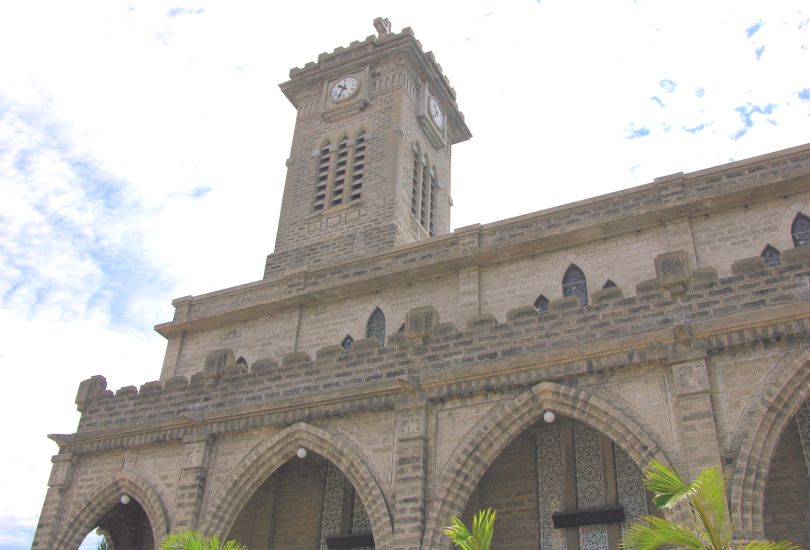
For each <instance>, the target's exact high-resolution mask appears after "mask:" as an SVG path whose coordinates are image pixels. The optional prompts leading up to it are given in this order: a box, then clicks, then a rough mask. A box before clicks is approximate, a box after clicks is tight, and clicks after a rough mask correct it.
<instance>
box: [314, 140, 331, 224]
mask: <svg viewBox="0 0 810 550" xmlns="http://www.w3.org/2000/svg"><path fill="white" fill-rule="evenodd" d="M328 181H329V145H328V144H327V145H324V146H323V147H322V148H321V150H320V151H319V152H318V172H317V175H316V177H315V201H314V204H313V207H312V208H313V210H323V208H324V205H325V203H326V186H327V183H328Z"/></svg>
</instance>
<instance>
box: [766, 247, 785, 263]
mask: <svg viewBox="0 0 810 550" xmlns="http://www.w3.org/2000/svg"><path fill="white" fill-rule="evenodd" d="M762 258H763V259H764V260H765V265H767V266H768V267H771V266H775V265H779V264H780V263H782V258H781V257H780V254H779V251H778V250H776V249H775V248H774V247H772V246H771V245H768V246H766V247H765V248H764V249H763V250H762Z"/></svg>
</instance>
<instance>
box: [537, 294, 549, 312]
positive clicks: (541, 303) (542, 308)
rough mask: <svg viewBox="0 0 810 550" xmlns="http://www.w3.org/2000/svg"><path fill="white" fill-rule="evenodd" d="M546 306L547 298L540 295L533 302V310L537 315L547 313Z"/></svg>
mask: <svg viewBox="0 0 810 550" xmlns="http://www.w3.org/2000/svg"><path fill="white" fill-rule="evenodd" d="M548 304H549V301H548V298H546V297H545V296H543V295H542V294H541V295H540V296H538V297H537V299H536V300H535V301H534V308H535V309H536V310H537V313H548Z"/></svg>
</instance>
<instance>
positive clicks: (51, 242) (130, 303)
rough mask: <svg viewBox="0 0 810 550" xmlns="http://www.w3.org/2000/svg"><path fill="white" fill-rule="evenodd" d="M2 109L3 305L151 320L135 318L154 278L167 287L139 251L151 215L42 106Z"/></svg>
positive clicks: (117, 323) (122, 321)
mask: <svg viewBox="0 0 810 550" xmlns="http://www.w3.org/2000/svg"><path fill="white" fill-rule="evenodd" d="M4 107H6V108H4V109H3V110H2V111H0V126H3V127H6V128H11V129H12V131H11V132H8V133H7V134H5V135H4V136H3V138H2V139H0V149H3V150H5V151H7V152H6V155H7V156H8V158H9V160H10V163H9V166H10V169H7V170H4V169H3V168H1V167H0V179H2V180H4V182H5V184H6V189H7V190H8V191H7V192H8V196H7V197H6V201H4V202H5V203H6V204H12V205H14V206H13V208H6V209H4V208H3V204H2V203H0V223H2V227H4V231H5V234H6V236H7V237H8V238H7V239H5V240H2V241H0V264H2V265H3V266H4V269H3V270H2V271H0V304H2V306H3V307H4V308H11V309H14V310H15V311H17V313H18V314H19V315H20V316H21V318H33V317H36V316H37V315H38V314H39V313H40V312H41V311H43V310H48V311H52V312H53V311H57V312H59V315H60V316H61V317H62V318H65V319H73V318H86V317H88V316H90V315H93V314H94V313H103V314H104V315H105V318H106V319H107V320H108V322H109V323H110V325H111V326H112V327H113V328H124V329H135V330H137V331H142V330H143V327H144V326H149V324H150V322H151V321H152V320H151V319H141V318H139V315H141V314H142V313H146V312H145V311H144V309H143V308H142V304H143V302H144V301H146V300H154V299H156V297H154V296H152V294H153V289H154V288H155V283H156V282H157V281H158V280H162V281H164V285H163V286H164V287H166V288H168V287H169V286H170V284H171V282H169V281H167V277H166V275H165V273H164V272H163V271H162V270H161V269H160V268H159V267H158V266H157V265H155V263H154V262H153V261H152V260H151V259H150V258H149V257H148V256H147V253H146V250H145V249H144V248H143V244H142V242H143V241H144V238H143V235H142V234H141V233H140V232H139V229H138V226H139V220H140V218H142V217H143V216H147V215H149V212H148V211H147V210H146V209H145V207H144V206H143V205H142V204H141V203H140V201H139V199H138V197H137V194H136V192H135V190H134V189H133V188H132V187H131V185H130V184H129V182H127V181H126V180H124V179H123V178H120V177H118V176H116V175H115V174H111V173H109V172H107V171H106V170H105V169H103V168H102V167H101V166H99V165H98V164H97V162H96V160H95V159H94V158H92V157H90V156H89V155H87V154H84V153H77V152H76V151H75V147H74V146H73V144H72V143H71V141H70V139H69V138H68V137H67V132H65V131H64V130H63V129H62V128H61V127H60V126H59V124H57V123H55V122H54V121H53V120H52V119H50V118H49V114H48V112H47V109H45V108H43V109H42V111H41V112H40V114H37V115H34V114H32V112H31V111H30V110H27V108H23V107H18V106H16V105H13V104H11V105H9V104H5V105H4ZM40 108H42V107H41V106H40ZM200 192H202V193H205V192H207V191H206V190H205V188H202V189H201V191H200ZM141 312H142V313H141Z"/></svg>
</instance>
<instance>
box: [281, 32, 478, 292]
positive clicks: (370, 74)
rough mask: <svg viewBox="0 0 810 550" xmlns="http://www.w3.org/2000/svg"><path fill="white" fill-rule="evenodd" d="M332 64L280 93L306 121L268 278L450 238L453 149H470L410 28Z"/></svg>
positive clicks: (304, 73) (343, 51)
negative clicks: (436, 238) (444, 236)
mask: <svg viewBox="0 0 810 550" xmlns="http://www.w3.org/2000/svg"><path fill="white" fill-rule="evenodd" d="M374 26H375V28H376V29H377V31H378V35H377V36H369V37H368V38H366V39H365V40H364V41H362V42H352V43H351V44H350V45H349V46H348V47H346V48H338V49H336V50H335V51H333V52H332V53H323V54H321V55H319V56H318V61H317V62H313V63H307V64H306V65H305V66H304V68H302V69H299V68H295V69H292V70H291V71H290V80H289V81H287V82H285V83H284V84H282V85H281V89H282V91H283V92H284V94H285V95H286V96H287V98H288V99H289V100H290V102H291V103H292V104H293V105H294V106H295V108H296V109H297V110H298V116H297V119H296V124H295V131H294V133H293V140H292V148H291V154H290V158H289V159H288V160H287V179H286V182H285V185H284V198H283V200H282V204H281V215H280V219H279V224H278V233H277V237H276V247H275V252H274V253H273V254H270V255H269V256H268V258H267V263H266V267H265V278H275V277H276V276H280V275H283V274H284V273H289V272H291V271H298V270H300V269H304V268H308V267H318V266H323V265H327V264H331V263H335V262H340V261H342V260H345V259H349V258H352V257H358V256H363V255H366V254H379V253H382V252H385V251H386V250H388V249H390V248H391V247H393V246H396V245H401V244H405V243H410V242H414V241H417V240H420V239H426V238H429V237H432V236H434V235H441V234H444V233H447V232H448V231H449V229H450V207H451V205H452V198H451V193H450V149H451V146H452V145H454V144H456V143H458V142H461V141H465V140H467V139H469V138H470V137H471V134H470V131H469V129H468V128H467V125H466V124H465V123H464V116H463V115H462V114H461V112H460V111H459V109H458V106H457V104H456V94H455V91H454V90H453V88H451V87H450V84H449V81H448V79H447V78H446V77H445V76H444V75H443V73H442V70H441V67H440V66H439V64H438V63H436V60H435V59H434V57H433V54H432V53H430V52H427V53H425V52H424V51H422V47H421V44H420V43H419V42H418V41H417V40H416V39H415V38H414V35H413V32H412V31H411V29H410V28H406V29H403V30H402V32H400V33H392V32H390V23H389V22H388V20H387V19H377V20H375V21H374Z"/></svg>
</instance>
